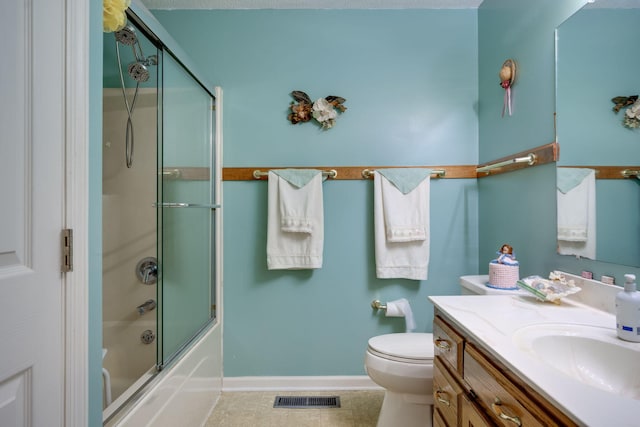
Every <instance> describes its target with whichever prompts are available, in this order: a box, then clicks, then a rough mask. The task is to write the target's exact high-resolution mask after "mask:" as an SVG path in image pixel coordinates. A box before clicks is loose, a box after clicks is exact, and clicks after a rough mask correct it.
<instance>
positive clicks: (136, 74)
mask: <svg viewBox="0 0 640 427" xmlns="http://www.w3.org/2000/svg"><path fill="white" fill-rule="evenodd" d="M127 71H128V72H129V75H130V76H131V78H132V79H133V80H135V81H137V82H139V83H144V82H146V81H147V80H149V69H148V68H147V66H146V65H145V64H143V63H142V62H140V61H138V62H132V63H131V64H129V66H128V67H127Z"/></svg>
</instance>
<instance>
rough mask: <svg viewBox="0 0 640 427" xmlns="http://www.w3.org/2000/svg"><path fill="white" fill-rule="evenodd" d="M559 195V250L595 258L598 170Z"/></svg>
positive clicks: (564, 252) (563, 253)
mask: <svg viewBox="0 0 640 427" xmlns="http://www.w3.org/2000/svg"><path fill="white" fill-rule="evenodd" d="M557 195H558V215H557V216H558V253H559V254H560V255H575V256H579V257H585V258H589V259H595V258H596V174H595V171H594V170H591V172H590V173H589V174H588V175H586V177H585V178H584V179H583V180H582V182H580V184H578V185H576V186H574V187H573V188H572V189H571V190H569V191H567V192H566V193H563V192H562V191H560V190H557Z"/></svg>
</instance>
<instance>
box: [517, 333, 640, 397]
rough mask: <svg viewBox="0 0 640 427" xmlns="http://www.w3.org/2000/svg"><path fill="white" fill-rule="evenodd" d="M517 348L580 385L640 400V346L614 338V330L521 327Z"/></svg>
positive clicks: (639, 344)
mask: <svg viewBox="0 0 640 427" xmlns="http://www.w3.org/2000/svg"><path fill="white" fill-rule="evenodd" d="M513 342H514V343H515V344H516V346H517V347H518V348H519V349H520V350H523V351H525V352H527V353H528V354H529V355H530V356H532V357H533V358H535V359H537V360H540V361H542V362H543V363H545V364H547V365H549V366H551V367H553V368H554V369H556V370H558V371H559V372H561V373H563V374H564V375H568V376H569V377H571V378H573V379H574V380H577V381H580V382H581V383H583V384H585V385H588V386H591V387H596V388H599V389H601V390H605V391H607V392H609V393H613V394H616V395H620V396H626V397H629V398H632V399H637V400H640V343H630V342H626V341H622V340H620V339H618V338H617V336H616V330H615V329H614V328H604V327H598V326H589V325H580V324H569V323H554V324H540V325H532V326H527V327H524V328H521V329H519V330H517V331H516V332H515V333H514V334H513Z"/></svg>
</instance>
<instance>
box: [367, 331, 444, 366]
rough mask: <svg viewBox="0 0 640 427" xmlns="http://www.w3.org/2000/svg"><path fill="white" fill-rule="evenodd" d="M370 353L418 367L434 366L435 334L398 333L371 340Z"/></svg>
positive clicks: (379, 336)
mask: <svg viewBox="0 0 640 427" xmlns="http://www.w3.org/2000/svg"><path fill="white" fill-rule="evenodd" d="M367 350H368V351H369V353H371V354H374V355H376V356H378V357H381V358H383V359H387V360H394V361H397V362H404V363H411V364H416V365H432V364H433V357H434V354H433V334H428V333H421V332H416V333H397V334H386V335H378V336H376V337H373V338H370V339H369V347H368V349H367Z"/></svg>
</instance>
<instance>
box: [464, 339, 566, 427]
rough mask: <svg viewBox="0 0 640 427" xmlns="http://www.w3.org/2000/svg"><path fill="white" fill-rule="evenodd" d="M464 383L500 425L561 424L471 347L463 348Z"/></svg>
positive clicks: (541, 426)
mask: <svg viewBox="0 0 640 427" xmlns="http://www.w3.org/2000/svg"><path fill="white" fill-rule="evenodd" d="M464 380H465V382H466V383H467V384H468V385H469V387H470V388H471V390H472V393H473V394H475V395H476V396H477V402H478V403H479V404H480V405H481V406H483V407H484V408H485V410H486V411H487V412H488V413H489V414H490V415H491V416H492V417H493V418H494V420H495V421H496V422H497V423H498V425H503V426H510V427H513V426H517V425H523V426H527V427H532V426H540V427H546V426H550V425H558V423H557V421H556V420H555V419H553V418H552V417H550V416H548V415H547V414H546V413H545V410H544V408H542V407H540V405H539V404H537V403H535V402H534V401H533V400H531V399H530V398H529V397H528V396H527V395H525V394H524V393H523V392H522V391H521V390H520V388H519V387H518V386H516V385H515V384H513V383H512V382H511V381H510V380H509V379H508V378H506V377H505V376H504V375H503V374H502V373H501V372H500V371H499V370H498V369H497V368H496V367H495V366H494V365H493V364H492V363H491V362H490V361H488V360H487V359H486V358H485V357H484V355H482V354H481V353H480V352H478V350H476V349H475V348H474V347H473V346H472V345H470V344H467V345H466V346H465V349H464ZM534 414H535V415H534Z"/></svg>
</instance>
